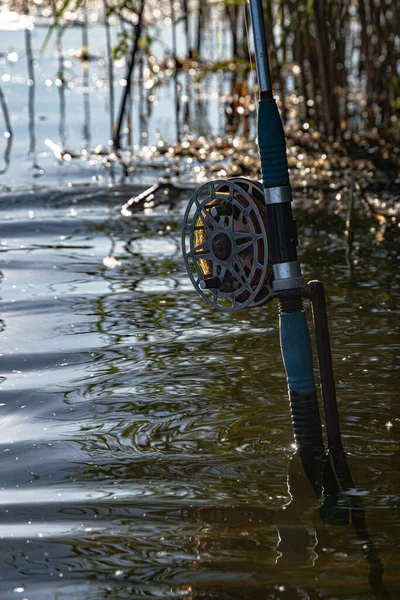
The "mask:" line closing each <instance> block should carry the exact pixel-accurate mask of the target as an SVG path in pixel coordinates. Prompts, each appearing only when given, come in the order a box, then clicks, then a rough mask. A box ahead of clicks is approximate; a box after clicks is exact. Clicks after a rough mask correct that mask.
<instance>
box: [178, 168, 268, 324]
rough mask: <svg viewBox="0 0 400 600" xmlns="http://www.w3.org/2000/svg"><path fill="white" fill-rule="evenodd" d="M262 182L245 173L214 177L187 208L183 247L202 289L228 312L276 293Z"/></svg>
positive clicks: (188, 266) (210, 300) (192, 275)
mask: <svg viewBox="0 0 400 600" xmlns="http://www.w3.org/2000/svg"><path fill="white" fill-rule="evenodd" d="M265 219H266V210H265V201H264V192H263V187H262V185H261V184H260V183H258V182H257V181H251V180H249V179H246V178H244V177H236V178H232V179H228V180H216V181H209V182H207V183H205V184H204V185H202V186H201V187H200V188H198V189H197V190H196V191H195V193H194V194H193V196H192V197H191V198H190V200H189V203H188V205H187V208H186V212H185V216H184V220H183V230H182V251H183V259H184V262H185V266H186V269H187V272H188V274H189V277H190V279H191V282H192V284H193V286H194V287H195V289H196V291H197V292H198V294H199V295H200V296H201V297H202V298H203V299H204V300H206V302H208V303H209V304H211V306H213V307H214V308H217V309H219V310H222V311H224V312H234V311H237V310H240V309H242V308H246V307H254V306H259V305H260V304H263V303H264V302H268V301H269V300H271V299H272V295H271V292H272V278H273V274H272V273H273V271H272V264H271V260H270V256H269V250H268V239H267V232H266V220H265Z"/></svg>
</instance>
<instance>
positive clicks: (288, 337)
mask: <svg viewBox="0 0 400 600" xmlns="http://www.w3.org/2000/svg"><path fill="white" fill-rule="evenodd" d="M279 325H280V334H281V350H282V358H283V362H284V363H285V369H286V374H287V382H288V388H289V391H291V392H296V393H297V394H299V395H305V394H313V393H315V381H314V374H313V360H312V349H311V339H310V332H309V330H308V323H307V319H306V315H305V313H304V312H293V313H284V314H281V315H280V316H279Z"/></svg>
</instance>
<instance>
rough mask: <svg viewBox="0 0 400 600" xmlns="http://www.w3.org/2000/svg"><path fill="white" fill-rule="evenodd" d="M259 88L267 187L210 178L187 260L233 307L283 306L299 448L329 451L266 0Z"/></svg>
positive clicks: (330, 383)
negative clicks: (272, 68) (274, 88)
mask: <svg viewBox="0 0 400 600" xmlns="http://www.w3.org/2000/svg"><path fill="white" fill-rule="evenodd" d="M250 12H251V20H252V28H253V34H254V47H255V59H256V67H257V78H258V87H259V94H260V98H259V103H258V148H259V154H260V163H261V175H262V183H260V182H258V181H253V180H250V179H247V178H244V177H234V178H232V179H227V180H214V181H209V182H207V183H205V184H204V185H202V186H201V187H200V188H199V189H197V190H196V191H195V192H194V194H193V195H192V197H191V198H190V200H189V203H188V205H187V207H186V211H185V215H184V220H183V229H182V251H183V258H184V262H185V266H186V269H187V272H188V274H189V277H190V279H191V282H192V284H193V286H194V288H195V289H196V291H197V293H198V294H199V295H200V296H201V297H202V298H203V299H204V300H205V301H206V302H208V303H209V304H210V305H211V306H213V307H214V308H216V309H219V310H222V311H224V312H228V313H230V312H235V311H237V310H240V309H245V308H250V307H257V306H260V305H263V304H266V303H268V302H270V301H272V300H273V299H277V300H278V303H279V329H280V343H281V351H282V358H283V362H284V366H285V369H286V374H287V384H288V392H289V401H290V407H291V414H292V422H293V428H294V437H295V441H296V445H297V448H298V449H299V451H302V450H310V449H312V450H313V452H320V451H322V450H323V448H324V444H323V438H322V430H321V420H320V414H319V408H318V399H317V392H316V385H315V380H314V374H313V360H312V347H311V339H310V333H309V328H308V324H307V319H306V314H305V312H304V306H303V299H304V298H307V299H309V300H311V303H312V309H313V321H314V328H315V337H316V346H317V355H318V362H319V371H320V380H321V388H322V399H323V407H324V412H325V421H326V432H327V438H328V447H329V448H331V449H333V448H334V449H338V448H341V447H342V443H341V436H340V428H339V417H338V409H337V401H336V392H335V381H334V375H333V367H332V356H331V348H330V340H329V326H328V319H327V312H326V304H325V294H324V288H323V284H322V283H321V282H320V281H312V282H310V283H307V284H306V283H305V281H304V278H303V275H302V272H301V267H300V263H299V260H298V255H297V246H298V237H297V228H296V222H295V221H294V219H293V215H292V189H291V185H290V179H289V169H288V163H287V156H286V141H285V134H284V130H283V125H282V121H281V117H280V114H279V111H278V107H277V105H276V102H275V100H274V97H273V93H272V85H271V76H270V69H269V61H268V51H267V39H266V34H265V24H264V15H263V9H262V1H261V0H250Z"/></svg>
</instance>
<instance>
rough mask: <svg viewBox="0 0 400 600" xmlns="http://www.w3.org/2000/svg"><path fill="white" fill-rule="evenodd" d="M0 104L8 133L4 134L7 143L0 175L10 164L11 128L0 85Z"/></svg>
mask: <svg viewBox="0 0 400 600" xmlns="http://www.w3.org/2000/svg"><path fill="white" fill-rule="evenodd" d="M0 105H1V109H2V111H3V115H4V122H5V125H6V132H5V133H8V137H7V136H6V139H7V145H6V149H5V151H4V168H3V169H2V170H1V171H0V175H2V174H3V173H5V172H6V171H7V170H8V168H9V166H10V156H11V148H12V139H13V130H12V127H11V120H10V114H9V112H8V108H7V102H6V99H5V96H4V93H3V90H2V89H1V86H0Z"/></svg>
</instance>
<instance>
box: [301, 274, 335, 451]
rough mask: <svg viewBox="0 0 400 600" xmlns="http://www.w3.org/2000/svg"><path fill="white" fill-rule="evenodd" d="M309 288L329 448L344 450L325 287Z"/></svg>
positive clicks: (313, 284) (318, 283)
mask: <svg viewBox="0 0 400 600" xmlns="http://www.w3.org/2000/svg"><path fill="white" fill-rule="evenodd" d="M308 286H309V289H310V292H311V300H312V309H313V318H314V327H315V340H316V344H317V354H318V362H319V371H320V376H321V388H322V400H323V404H324V411H325V421H326V433H327V437H328V446H329V448H330V449H340V448H342V439H341V435H340V425H339V412H338V407H337V400H336V388H335V378H334V375H333V365H332V353H331V343H330V339H329V324H328V315H327V312H326V303H325V292H324V286H323V284H322V282H321V281H310V283H309V284H308Z"/></svg>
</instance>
